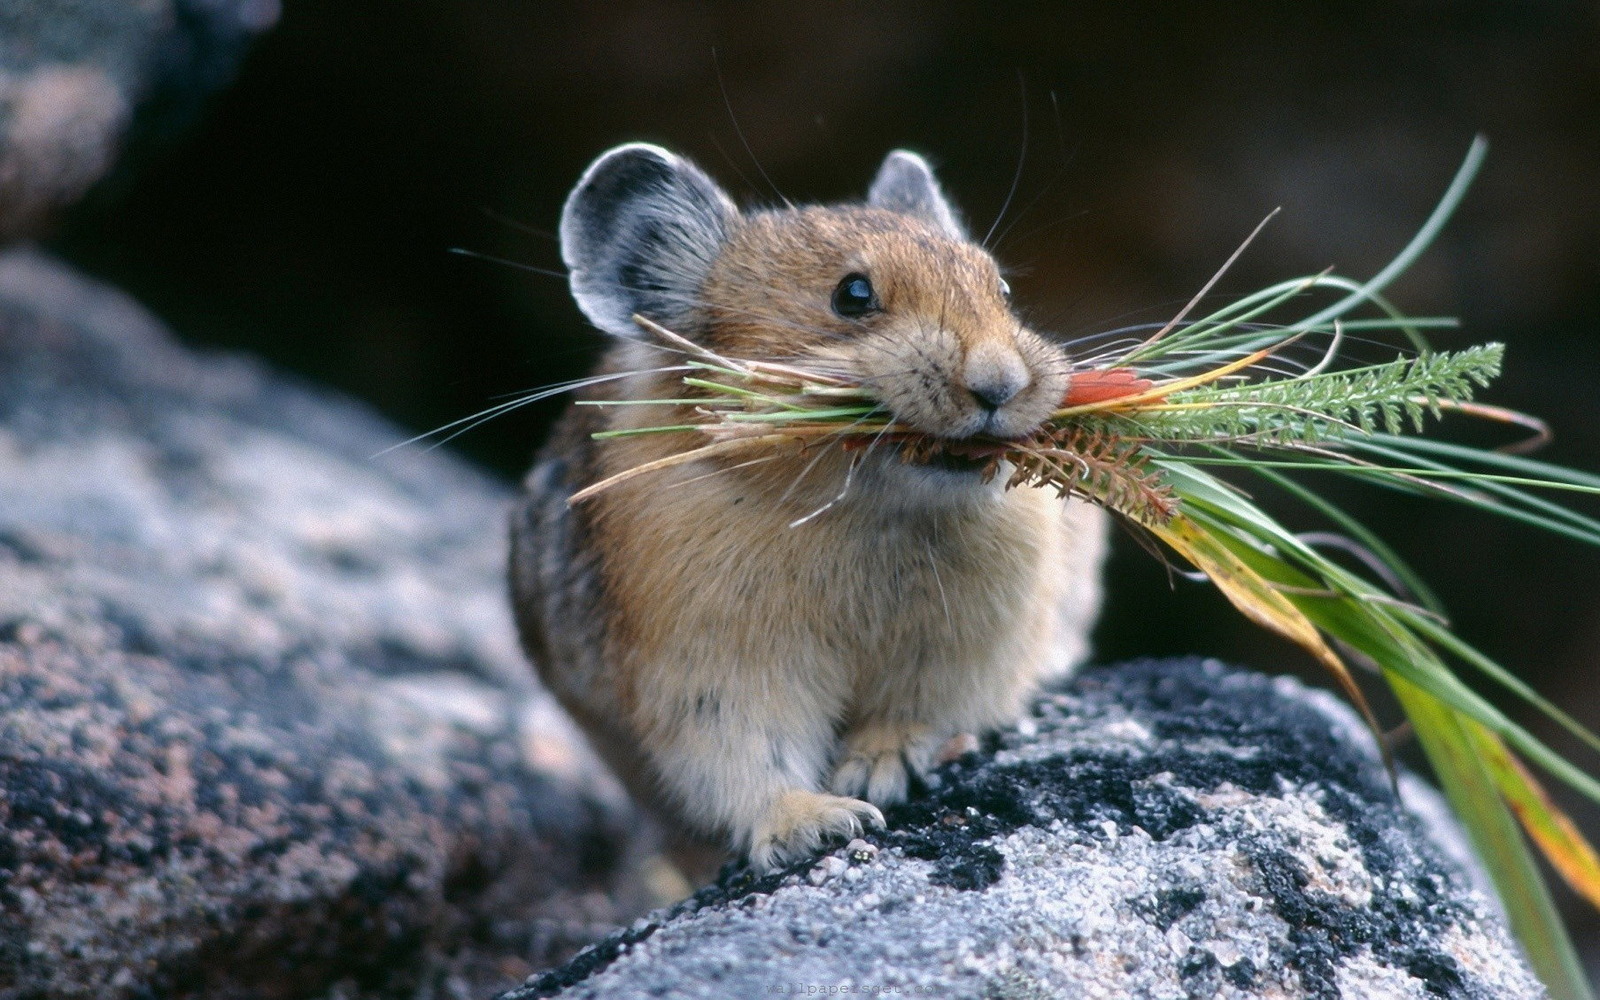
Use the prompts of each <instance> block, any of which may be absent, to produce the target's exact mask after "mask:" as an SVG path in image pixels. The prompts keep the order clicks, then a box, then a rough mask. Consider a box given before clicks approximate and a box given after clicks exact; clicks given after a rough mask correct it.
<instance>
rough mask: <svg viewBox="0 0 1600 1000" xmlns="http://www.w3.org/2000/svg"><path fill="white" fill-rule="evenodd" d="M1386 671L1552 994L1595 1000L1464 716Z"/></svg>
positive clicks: (1558, 998)
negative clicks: (1469, 733) (1465, 724)
mask: <svg viewBox="0 0 1600 1000" xmlns="http://www.w3.org/2000/svg"><path fill="white" fill-rule="evenodd" d="M1387 676H1388V677H1389V685H1390V686H1391V687H1392V688H1393V689H1394V693H1395V697H1397V698H1398V699H1399V700H1400V704H1401V707H1403V708H1404V709H1405V713H1406V718H1408V719H1410V720H1411V725H1412V728H1413V729H1414V730H1415V732H1416V734H1417V741H1418V742H1419V743H1420V744H1421V745H1422V749H1423V752H1424V753H1425V754H1427V757H1428V762H1429V763H1430V764H1432V765H1433V770H1434V774H1435V775H1437V776H1438V778H1439V784H1440V786H1441V787H1442V788H1443V789H1444V793H1445V796H1446V797H1447V798H1449V800H1450V804H1451V806H1453V807H1454V808H1455V811H1456V815H1457V816H1458V817H1459V818H1460V819H1461V822H1462V825H1464V826H1465V827H1466V828H1467V836H1468V837H1469V838H1471V840H1472V846H1473V848H1474V849H1475V850H1476V851H1477V854H1478V857H1479V858H1480V859H1481V860H1482V861H1483V864H1484V867H1485V868H1486V869H1487V870H1488V872H1489V877H1490V878H1491V879H1493V881H1494V885H1495V889H1496V890H1497V891H1498V892H1499V894H1500V901H1501V903H1502V904H1503V905H1504V906H1505V909H1506V917H1507V919H1508V920H1509V921H1510V923H1511V930H1512V933H1513V934H1515V935H1516V937H1517V940H1518V941H1519V942H1521V944H1522V947H1523V950H1524V951H1525V952H1526V953H1527V956H1528V963H1529V964H1530V965H1532V966H1533V970H1534V972H1535V973H1536V974H1537V975H1538V976H1539V978H1540V980H1541V981H1543V982H1544V985H1545V988H1546V989H1548V990H1549V991H1550V996H1551V1000H1594V994H1593V993H1592V992H1590V990H1589V985H1588V982H1587V980H1586V978H1585V976H1584V974H1583V968H1582V965H1581V964H1580V963H1579V961H1578V956H1577V953H1576V952H1575V951H1574V950H1573V947H1572V940H1571V938H1570V937H1568V935H1567V931H1566V927H1565V926H1564V925H1563V924H1562V922H1561V917H1560V915H1559V914H1558V913H1557V912H1556V908H1555V903H1554V901H1553V900H1551V898H1550V892H1549V890H1548V889H1547V888H1546V887H1545V884H1544V879H1543V877H1542V876H1541V875H1540V873H1539V868H1538V865H1537V864H1535V863H1534V860H1533V855H1532V853H1531V852H1530V851H1529V850H1528V845H1527V842H1526V841H1524V840H1523V839H1522V831H1521V830H1519V829H1518V828H1517V823H1516V820H1515V819H1514V818H1513V817H1512V815H1511V811H1510V810H1509V809H1507V808H1506V805H1505V803H1504V802H1503V801H1502V800H1501V798H1500V795H1499V792H1498V791H1497V789H1496V788H1495V785H1494V779H1493V777H1492V776H1491V775H1490V774H1489V772H1488V769H1487V768H1486V767H1485V766H1484V764H1483V762H1482V760H1481V759H1480V757H1479V755H1478V751H1477V748H1476V747H1475V746H1474V745H1473V742H1472V739H1471V737H1470V736H1469V735H1468V733H1467V732H1466V730H1465V729H1464V728H1463V727H1462V723H1461V721H1460V719H1459V718H1457V717H1456V715H1455V713H1454V712H1453V711H1452V710H1451V709H1450V708H1448V707H1447V706H1445V705H1443V704H1441V703H1440V702H1439V701H1438V700H1437V699H1435V698H1433V697H1432V696H1431V695H1429V694H1428V693H1427V692H1426V691H1424V690H1422V689H1421V688H1419V687H1417V686H1415V685H1413V684H1411V683H1410V682H1409V681H1407V680H1405V679H1404V678H1401V677H1398V676H1394V675H1387Z"/></svg>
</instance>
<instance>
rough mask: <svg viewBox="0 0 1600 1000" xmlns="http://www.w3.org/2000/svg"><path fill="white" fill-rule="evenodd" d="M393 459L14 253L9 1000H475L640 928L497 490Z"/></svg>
mask: <svg viewBox="0 0 1600 1000" xmlns="http://www.w3.org/2000/svg"><path fill="white" fill-rule="evenodd" d="M401 436H402V435H401V434H400V432H399V431H398V430H397V429H396V428H394V427H392V426H390V425H388V424H386V423H384V422H383V421H381V420H379V419H377V418H376V417H374V416H373V415H372V414H371V413H369V412H368V411H366V410H364V409H362V408H360V407H358V406H356V405H353V404H351V403H348V402H344V401H342V400H339V399H336V398H332V397H330V396H328V395H325V394H321V393H317V392H314V391H311V390H308V389H305V388H302V387H299V386H297V385H295V384H293V383H290V382H288V381H286V380H285V379H283V378H281V377H279V376H276V375H273V374H272V373H270V372H269V371H267V370H266V369H265V368H263V367H262V366H261V365H259V364H256V363H253V362H251V361H248V360H243V359H239V358H227V357H201V356H196V355H194V354H192V353H190V352H188V351H186V350H184V349H182V348H181V347H179V346H178V345H176V344H175V343H174V342H173V341H172V340H170V339H169V338H168V337H167V336H166V335H165V334H164V332H163V331H162V330H161V329H160V328H159V326H158V325H157V324H156V323H155V322H154V321H153V320H152V319H151V318H150V317H149V316H148V315H146V314H145V313H143V312H142V311H141V310H139V309H138V308H137V307H136V306H134V305H133V304H132V303H130V302H129V301H127V300H126V299H125V298H124V297H123V296H121V295H120V294H118V293H116V292H114V291H111V290H108V289H105V288H102V287H98V286H95V285H93V284H91V283H89V282H86V281H84V280H83V279H81V278H78V277H76V276H75V275H73V274H72V273H70V272H69V271H67V270H66V269H64V268H63V267H61V266H60V265H58V264H55V263H53V262H52V261H51V260H49V259H48V258H45V257H42V256H40V255H37V254H33V253H25V252H19V251H12V252H9V253H6V254H0V997H4V998H7V1000H12V998H42V997H57V998H68V997H96V998H121V997H162V998H175V997H241V998H242V997H262V998H268V997H302V996H313V995H337V996H341V997H356V996H427V997H438V996H463V997H464V996H479V997H481V996H487V995H489V994H491V993H492V992H494V991H496V990H497V989H503V988H505V987H507V986H510V985H512V984H514V983H516V982H517V981H519V980H520V979H521V978H522V977H523V976H525V975H527V974H528V973H530V972H532V971H534V970H536V969H537V968H539V967H540V966H541V965H544V964H548V963H550V962H552V961H555V960H558V959H559V958H560V957H562V956H563V955H565V954H570V952H571V950H572V949H573V948H575V947H576V946H577V945H578V944H581V943H583V942H584V941H586V940H592V939H593V938H594V937H596V936H598V935H599V934H601V933H603V932H604V930H605V929H607V928H609V927H610V926H611V925H612V924H613V923H614V922H615V921H617V920H619V919H625V918H626V917H628V916H631V915H632V913H634V912H638V909H637V908H634V909H630V907H639V905H640V904H639V902H638V900H637V899H636V898H635V897H634V896H633V895H631V894H633V893H636V892H637V889H636V888H634V887H637V886H638V885H640V880H639V878H638V875H637V873H636V872H634V871H633V870H632V869H631V868H630V867H629V861H630V858H631V857H632V855H631V854H630V851H631V848H630V844H631V843H633V836H632V832H631V831H632V829H633V826H634V823H633V817H632V814H631V812H630V811H629V809H628V807H627V806H626V804H625V803H624V802H623V800H622V799H621V793H620V792H619V791H618V790H617V789H616V787H615V786H614V785H613V784H612V783H610V782H609V780H608V778H607V777H606V776H605V775H604V774H603V773H602V772H601V771H600V770H599V769H598V766H597V765H596V763H595V762H594V760H593V759H592V758H591V757H590V756H589V754H588V752H587V750H586V749H585V748H584V746H583V744H582V741H581V739H580V738H579V737H578V736H577V735H576V733H575V731H574V730H573V729H572V727H571V726H570V724H569V723H568V722H567V721H566V720H565V718H564V716H562V715H561V714H560V712H559V710H558V709H557V708H556V707H555V706H554V704H553V702H552V701H551V699H550V698H549V697H548V696H547V695H546V694H544V693H543V692H542V691H541V690H539V689H538V688H537V687H536V686H535V685H534V683H533V682H532V680H531V677H530V674H529V671H528V670H527V668H526V667H525V666H524V664H523V662H522V659H521V656H520V654H519V652H518V650H517V647H516V642H515V638H514V635H513V630H512V626H511V623H510V620H509V612H508V609H507V607H506V600H505V597H504V595H503V583H502V580H503V575H504V570H503V566H504V559H505V555H504V550H505V540H504V528H503V526H504V521H505V516H504V512H505V508H506V505H507V502H508V494H507V491H506V490H505V489H504V488H503V487H502V486H501V485H500V484H498V483H495V482H493V481H490V480H488V479H487V478H485V477H483V476H481V475H479V474H477V473H475V472H474V471H473V470H471V469H470V468H467V467H465V466H464V465H463V464H461V463H460V462H458V461H455V460H452V459H451V458H449V457H448V456H446V455H444V454H443V453H440V452H433V453H428V452H424V451H421V450H418V449H415V448H412V449H403V450H401V451H399V452H395V453H391V454H389V455H386V456H383V457H381V458H376V459H374V458H373V455H374V453H376V452H378V451H380V450H382V449H384V448H385V447H387V446H389V445H391V444H393V443H395V442H396V441H397V440H398V439H399V438H400V437H401ZM619 880H621V882H622V883H624V884H625V885H626V886H628V887H629V888H625V889H621V890H619V889H618V885H619Z"/></svg>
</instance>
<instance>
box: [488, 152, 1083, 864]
mask: <svg viewBox="0 0 1600 1000" xmlns="http://www.w3.org/2000/svg"><path fill="white" fill-rule="evenodd" d="M560 238H561V254H562V259H563V261H564V262H565V263H566V266H567V268H568V270H569V274H570V281H571V287H572V293H573V296H574V298H576V300H577V303H578V306H579V307H580V308H581V309H582V311H583V313H584V314H585V315H586V316H587V317H588V318H589V320H590V321H591V322H593V323H594V325H595V326H597V327H599V328H600V329H601V330H602V331H604V332H605V333H607V334H609V335H610V336H611V337H612V338H614V339H615V342H614V344H613V346H611V348H610V349H609V350H608V352H607V353H606V354H605V356H604V357H603V359H602V361H601V363H600V366H599V369H598V372H597V374H598V375H600V376H602V377H603V378H602V379H600V380H594V381H592V382H591V384H590V385H589V387H588V388H585V389H582V390H580V397H582V398H589V399H612V400H624V401H626V400H633V401H648V400H652V399H672V398H677V397H679V396H681V395H682V394H683V386H682V384H681V382H680V379H681V372H680V371H668V370H664V369H671V368H672V367H673V366H674V365H677V364H679V363H680V362H681V358H682V356H681V354H679V353H675V352H673V351H671V350H669V349H667V348H666V347H665V346H664V345H658V344H655V343H653V342H651V341H650V340H648V339H646V337H645V336H644V334H643V333H642V331H641V329H640V327H639V326H638V325H637V324H636V323H635V322H634V320H633V318H632V317H633V316H634V315H635V314H638V315H642V316H644V317H647V318H648V319H650V320H653V321H654V322H656V323H658V324H660V325H662V326H664V327H666V328H668V329H670V330H672V331H674V332H676V333H678V334H679V335H681V336H683V337H685V338H688V339H689V340H691V341H694V342H696V343H698V344H700V345H702V346H704V347H706V348H708V349H710V350H712V351H715V352H717V353H719V354H722V355H725V356H731V357H739V358H745V359H759V360H769V361H783V360H788V361H791V362H798V360H802V359H803V360H804V361H805V363H807V364H808V365H811V366H812V367H815V368H818V369H821V370H827V371H833V372H839V373H842V374H848V375H850V376H852V377H853V378H856V379H859V380H860V381H861V382H862V383H863V384H865V385H867V386H868V387H870V389H871V391H872V392H873V393H874V394H875V395H876V396H877V397H878V399H879V400H880V401H881V404H882V405H883V406H885V407H887V408H888V409H889V410H890V411H892V413H893V414H894V416H895V418H896V420H897V421H899V422H902V423H904V424H908V425H910V426H912V427H914V428H916V429H917V430H920V431H923V432H926V433H928V434H932V435H937V436H940V437H944V438H952V439H960V438H965V437H968V436H971V435H975V434H984V435H988V436H996V437H1010V436H1020V435H1025V434H1027V433H1029V432H1031V431H1033V430H1034V429H1035V428H1037V427H1038V426H1039V424H1040V423H1041V422H1042V421H1043V420H1045V419H1046V418H1047V417H1048V416H1049V415H1050V414H1051V413H1052V412H1053V410H1055V409H1056V408H1057V407H1058V406H1059V404H1060V401H1061V400H1062V398H1063V396H1064V394H1065V392H1066V389H1067V387H1068V383H1069V380H1070V377H1071V376H1070V361H1069V358H1068V357H1067V355H1066V354H1065V352H1064V351H1063V350H1062V349H1061V348H1060V347H1059V346H1057V345H1055V344H1053V343H1052V342H1050V341H1049V340H1047V339H1045V338H1044V337H1041V336H1039V335H1038V334H1037V333H1035V332H1033V331H1032V330H1030V329H1028V328H1027V327H1026V326H1025V325H1024V324H1023V322H1022V321H1021V320H1020V319H1019V318H1018V317H1017V315H1016V313H1014V312H1013V311H1012V308H1011V306H1010V303H1009V294H1010V291H1009V288H1008V287H1007V285H1006V283H1005V281H1004V279H1003V278H1002V277H1001V274H1000V271H999V268H998V267H997V265H996V263H995V261H994V259H993V258H992V257H991V256H990V255H989V254H988V253H987V252H986V251H985V250H983V249H982V248H980V247H979V246H977V245H976V244H974V243H973V242H972V241H971V240H970V238H969V237H968V235H967V232H966V230H965V228H964V227H963V224H962V222H961V220H960V217H959V215H958V214H957V212H956V210H955V209H954V208H953V207H952V206H951V204H950V203H949V202H948V201H947V200H946V198H945V196H944V194H943V192H942V190H941V189H940V186H939V183H938V181H937V180H936V179H935V177H934V175H933V172H932V171H931V170H930V168H929V167H928V164H927V163H926V162H925V161H924V160H923V159H922V158H921V157H919V156H917V155H915V154H913V153H908V152H904V151H896V152H893V153H890V154H889V156H888V157H887V158H886V159H885V161H884V163H883V165H882V167H881V169H880V170H879V171H878V174H877V176H876V178H875V179H874V180H873V182H872V185H871V187H870V188H869V190H868V194H867V198H866V201H865V202H864V203H861V204H845V205H830V206H806V207H787V208H780V209H772V210H750V211H741V210H740V209H739V208H738V207H736V206H735V204H734V202H733V201H732V200H731V199H730V198H729V197H728V195H727V194H725V193H724V192H723V191H722V189H721V188H720V187H718V186H717V184H716V183H715V182H714V181H712V180H711V178H709V177H708V176H707V175H706V174H705V173H703V172H702V171H701V170H700V169H699V168H697V167H696V166H695V165H694V164H692V163H690V162H689V161H687V160H685V159H683V158H681V157H679V156H676V155H674V154H672V153H670V152H668V151H666V150H664V149H661V148H659V147H656V146H650V145H644V144H630V145H624V146H619V147H617V148H616V149H613V150H611V151H609V152H607V153H605V154H604V155H602V156H601V157H600V158H599V159H598V160H596V161H595V162H594V163H593V164H592V165H591V166H590V167H589V169H588V170H587V171H586V172H585V173H584V174H583V176H582V178H581V179H580V180H579V181H578V184H577V187H576V188H574V190H573V191H572V193H571V195H570V196H569V197H568V199H567V201H566V205H565V207H564V209H563V211H562V216H561V227H560ZM675 416H677V417H681V414H675V413H674V411H673V408H672V407H671V406H665V405H651V404H649V403H647V402H645V403H643V405H631V406H615V407H594V406H573V407H571V408H569V410H568V411H567V413H566V414H565V416H564V417H563V418H562V419H561V420H560V422H559V423H558V424H557V426H556V429H555V431H554V432H553V434H552V437H551V439H550V441H549V442H548V444H547V445H546V446H545V447H544V448H543V450H542V451H541V452H540V454H539V456H538V458H537V460H536V463H535V465H534V467H533V469H532V471H531V472H530V473H529V475H528V477H527V479H526V483H525V494H524V496H523V499H522V500H521V502H520V504H519V505H518V507H517V508H516V510H515V511H514V512H513V515H512V521H513V524H512V555H511V567H510V575H511V589H512V596H513V603H514V606H515V611H516V618H517V623H518V629H519V631H520V634H521V638H522V642H523V646H524V648H525V650H526V652H527V654H528V656H529V658H530V659H531V660H532V662H533V663H534V664H535V666H536V668H537V669H538V671H539V673H540V675H541V676H542V678H543V679H544V681H545V683H546V684H547V685H548V686H549V688H550V689H551V690H552V691H553V692H554V693H555V695H556V696H557V698H558V699H559V700H560V701H561V702H562V704H563V705H565V707H566V708H567V709H568V710H569V711H570V712H571V714H572V715H573V716H574V717H575V718H576V719H577V721H578V722H579V723H580V724H581V725H582V727H583V728H584V729H585V730H586V731H587V733H588V735H589V737H590V739H591V740H592V742H593V743H594V744H595V746H596V747H597V749H598V750H599V751H600V753H601V755H602V756H603V757H604V758H605V759H606V760H607V761H608V763H609V764H610V765H611V766H612V767H613V768H614V769H615V770H616V771H617V772H618V774H619V775H620V776H621V777H622V778H623V780H624V781H625V783H626V784H628V785H629V786H630V789H631V790H632V791H633V792H634V794H635V795H637V796H638V797H640V798H641V799H642V800H643V801H644V802H645V803H646V804H647V805H649V806H650V807H652V808H653V809H654V810H655V811H656V812H657V813H658V814H660V815H661V816H663V817H664V818H665V819H666V820H667V821H668V823H669V824H670V825H671V826H673V827H675V828H677V829H679V830H682V831H687V832H688V833H690V834H692V835H694V836H696V837H699V838H702V839H703V840H706V841H712V842H720V843H721V844H724V845H726V846H727V847H730V848H731V849H733V850H735V851H737V852H740V853H742V854H743V855H744V856H745V857H746V858H748V860H749V861H750V862H751V863H752V864H753V865H754V866H756V867H758V868H762V869H770V868H773V867H775V866H778V865H781V864H784V863H787V862H790V861H793V860H796V859H798V858H800V857H803V856H804V855H806V854H808V853H810V852H813V851H815V850H816V849H817V848H818V847H819V846H820V845H821V844H822V843H823V842H824V841H826V840H827V839H828V838H830V837H834V836H848V835H853V834H856V833H859V832H860V831H861V830H862V827H863V824H871V825H881V824H882V822H883V817H882V814H881V812H880V811H879V807H880V806H885V805H889V804H893V803H895V802H898V801H901V800H903V799H904V798H905V797H906V795H907V793H908V790H910V789H912V788H913V787H915V785H916V783H917V782H918V781H919V780H920V779H921V778H922V777H923V776H924V775H925V774H926V772H927V771H928V770H929V769H930V768H931V767H932V766H933V765H934V763H935V762H936V757H937V756H938V753H939V750H940V748H941V746H943V745H944V744H946V743H947V742H948V741H949V740H950V739H951V738H952V737H955V736H958V735H961V734H967V733H977V732H982V731H985V730H992V729H994V728H996V727H998V726H1001V725H1003V724H1005V723H1006V722H1008V721H1011V720H1013V719H1015V718H1016V717H1017V715H1018V714H1019V712H1020V710H1021V708H1022V706H1023V703H1024V700H1025V699H1026V698H1027V696H1028V695H1029V693H1030V692H1031V691H1032V690H1033V689H1034V688H1035V686H1036V685H1037V684H1038V683H1039V682H1040V681H1041V680H1043V679H1047V678H1050V677H1055V676H1060V675H1062V674H1064V673H1066V672H1067V671H1069V670H1070V669H1071V668H1072V667H1073V666H1075V665H1076V664H1077V663H1078V662H1079V661H1080V660H1081V659H1083V657H1084V656H1085V655H1086V653H1087V642H1088V632H1089V629H1090V626H1091V625H1092V624H1093V621H1094V618H1095V616H1096V614H1097V613H1098V610H1099V604H1100V582H1099V580H1100V567H1101V562H1102V560H1103V556H1104V552H1105V546H1106V540H1105V536H1106V529H1105V518H1104V516H1103V512H1102V511H1100V510H1099V509H1098V508H1095V507H1092V506H1090V505H1088V504H1086V503H1083V502H1081V501H1078V500H1075V499H1072V498H1062V497H1058V496H1057V495H1056V494H1055V493H1054V491H1051V490H1042V489H1030V488H1022V489H1013V490H1007V489H1005V488H1004V486H1003V484H1004V482H1005V479H1006V475H1005V473H1004V472H1002V473H1001V474H1000V475H999V476H990V477H985V476H983V475H981V474H980V472H979V471H978V469H977V467H976V464H975V463H967V462H963V461H961V460H959V459H954V458H935V459H930V460H926V461H923V462H920V463H919V462H916V461H907V460H906V458H907V456H903V455H900V454H898V453H897V449H896V447H895V446H894V445H885V446H883V447H879V448H873V449H868V450H866V451H864V452H863V451H855V452H851V453H846V452H844V451H843V450H842V449H838V448H833V449H829V448H820V449H816V448H814V449H811V450H809V451H805V452H801V451H798V450H797V451H796V452H795V453H794V454H788V455H774V456H770V457H769V458H768V459H767V460H765V461H761V462H755V463H751V462H746V461H735V460H732V459H729V460H720V459H715V458H708V459H705V460H702V461H697V462H691V463H686V464H683V465H678V466H675V467H672V468H668V469H663V470H661V471H659V472H653V473H650V474H648V475H644V476H639V477H636V478H633V479H629V480H627V481H625V482H621V483H619V484H617V485H615V486H613V487H611V488H609V489H607V490H605V491H603V492H601V493H599V494H597V495H596V496H594V497H592V498H589V499H586V500H584V501H583V502H581V503H579V504H577V505H569V503H568V500H569V498H570V497H571V496H572V495H573V494H574V493H575V492H576V491H578V490H580V489H582V488H584V487H585V486H588V485H590V484H592V483H595V482H598V481H600V480H602V479H604V478H606V477H609V476H611V475H613V474H615V473H618V472H621V471H624V470H626V469H630V468H633V467H636V466H638V465H640V464H642V463H644V462H648V461H652V460H654V459H658V458H661V457H664V456H666V455H668V454H671V453H675V452H678V451H682V450H684V449H686V448H688V447H692V446H693V444H694V443H695V441H694V439H693V438H692V436H691V435H690V434H648V435H637V436H624V437H619V438H608V439H605V440H595V439H594V438H593V437H592V436H591V435H592V434H594V433H595V432H597V431H604V430H617V429H624V428H630V427H646V426H661V425H667V424H673V423H676V422H682V421H681V419H677V420H675V419H674V417H675Z"/></svg>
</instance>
